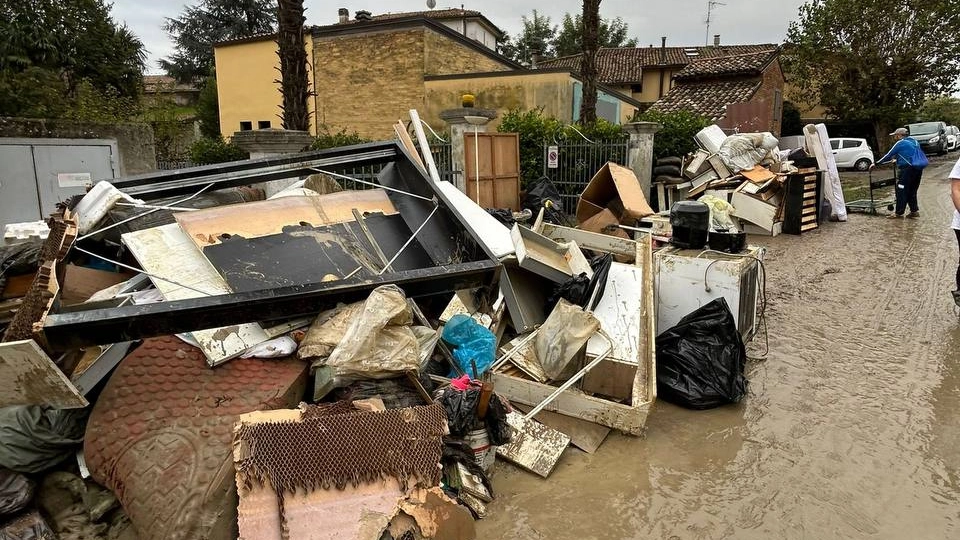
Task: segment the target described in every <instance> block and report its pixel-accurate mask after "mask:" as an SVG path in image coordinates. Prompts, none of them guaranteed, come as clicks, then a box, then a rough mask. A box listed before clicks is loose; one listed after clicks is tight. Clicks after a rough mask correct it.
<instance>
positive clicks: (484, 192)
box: [464, 133, 520, 210]
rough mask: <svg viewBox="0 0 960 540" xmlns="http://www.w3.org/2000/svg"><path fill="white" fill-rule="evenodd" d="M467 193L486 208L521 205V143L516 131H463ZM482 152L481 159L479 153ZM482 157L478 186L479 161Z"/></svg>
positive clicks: (516, 206)
mask: <svg viewBox="0 0 960 540" xmlns="http://www.w3.org/2000/svg"><path fill="white" fill-rule="evenodd" d="M464 137H465V141H464V161H465V165H466V171H465V175H466V191H465V192H466V194H467V195H468V196H469V197H470V198H471V199H472V200H473V201H474V202H477V199H478V197H479V202H478V204H479V205H480V206H482V207H484V208H509V209H511V210H519V209H520V147H519V144H520V143H519V138H518V137H519V135H518V134H516V133H479V134H478V135H477V139H476V140H474V134H473V133H466V134H464ZM478 155H479V160H478V159H477V156H478ZM478 161H479V165H480V175H479V189H478V184H477V182H478V176H477V164H478Z"/></svg>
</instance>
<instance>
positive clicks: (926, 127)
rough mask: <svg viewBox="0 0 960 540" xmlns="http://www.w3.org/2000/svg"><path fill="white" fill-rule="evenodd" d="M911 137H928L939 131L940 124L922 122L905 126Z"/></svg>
mask: <svg viewBox="0 0 960 540" xmlns="http://www.w3.org/2000/svg"><path fill="white" fill-rule="evenodd" d="M907 128H908V129H909V130H910V134H911V135H929V134H931V133H936V132H937V131H939V130H940V124H939V123H937V122H924V123H922V124H910V125H909V126H907Z"/></svg>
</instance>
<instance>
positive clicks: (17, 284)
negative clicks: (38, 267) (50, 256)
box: [0, 273, 36, 300]
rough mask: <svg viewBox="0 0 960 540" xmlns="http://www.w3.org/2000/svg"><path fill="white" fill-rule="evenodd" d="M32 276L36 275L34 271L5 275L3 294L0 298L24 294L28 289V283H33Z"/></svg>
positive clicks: (17, 296) (16, 296)
mask: <svg viewBox="0 0 960 540" xmlns="http://www.w3.org/2000/svg"><path fill="white" fill-rule="evenodd" d="M34 277H36V273H30V274H23V275H20V276H9V277H7V282H6V284H5V285H4V286H3V294H2V295H0V298H2V299H4V300H6V299H8V298H19V297H21V296H24V295H26V294H27V291H29V290H30V284H32V283H33V278H34Z"/></svg>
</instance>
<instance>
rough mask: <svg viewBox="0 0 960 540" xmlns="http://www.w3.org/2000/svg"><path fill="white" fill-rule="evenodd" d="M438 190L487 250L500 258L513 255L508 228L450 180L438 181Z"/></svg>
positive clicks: (513, 250)
mask: <svg viewBox="0 0 960 540" xmlns="http://www.w3.org/2000/svg"><path fill="white" fill-rule="evenodd" d="M438 185H439V186H440V191H442V192H443V194H444V195H446V197H447V199H449V200H450V204H451V205H453V207H454V210H455V211H456V212H457V213H459V214H460V217H461V218H462V221H463V223H464V225H465V226H466V227H467V228H469V229H470V230H471V231H473V233H474V234H475V235H476V236H477V238H478V239H479V240H480V243H482V244H483V245H484V246H486V247H487V250H488V251H490V252H491V253H493V255H494V256H495V257H496V258H498V259H502V258H503V257H507V256H509V255H513V254H514V252H515V249H514V247H513V240H511V239H510V229H508V228H507V227H506V226H505V225H504V224H503V223H500V222H499V221H497V220H496V218H494V217H493V216H491V215H490V214H489V213H487V211H486V210H484V209H483V208H481V207H480V206H479V205H478V204H477V203H475V202H473V200H471V199H470V197H468V196H467V195H466V194H465V193H463V192H462V191H460V190H459V189H457V186H455V185H453V184H451V183H450V182H446V181H444V182H439V184H438Z"/></svg>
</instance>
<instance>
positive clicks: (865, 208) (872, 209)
mask: <svg viewBox="0 0 960 540" xmlns="http://www.w3.org/2000/svg"><path fill="white" fill-rule="evenodd" d="M868 179H869V187H870V198H869V199H858V200H856V201H850V202H848V203H847V212H863V213H865V214H873V215H877V214H879V212H878V210H879V209H880V208H883V207H886V208H887V210H893V204H894V199H892V198H883V199H879V198H877V195H875V194H874V193H873V192H874V191H876V190H878V189H883V188H888V187H891V186H894V185H896V183H897V169H896V167H894V169H893V177H892V178H884V179H882V180H874V179H873V170H872V169H871V170H870V173H869V177H868Z"/></svg>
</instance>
